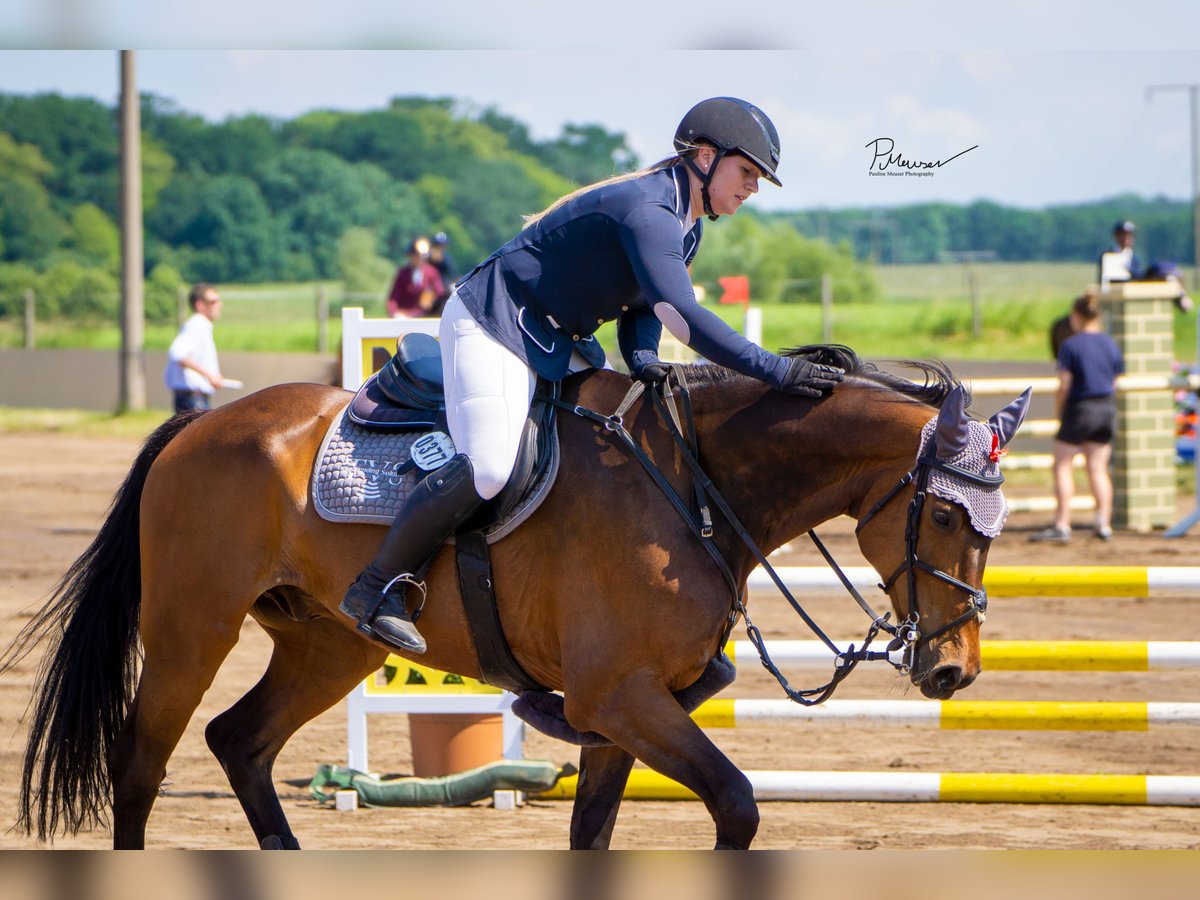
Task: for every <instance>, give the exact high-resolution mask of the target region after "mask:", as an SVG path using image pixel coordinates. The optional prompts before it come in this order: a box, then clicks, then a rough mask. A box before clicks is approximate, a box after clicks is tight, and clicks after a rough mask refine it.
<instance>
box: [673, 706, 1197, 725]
mask: <svg viewBox="0 0 1200 900" xmlns="http://www.w3.org/2000/svg"><path fill="white" fill-rule="evenodd" d="M692 718H693V719H695V721H696V722H697V723H698V724H699V725H700V726H701V727H702V728H736V727H739V726H743V725H749V724H751V723H756V722H810V723H819V722H826V723H829V722H833V723H837V724H839V725H856V726H863V725H879V726H889V725H907V726H926V727H931V728H941V729H944V730H954V731H963V730H985V731H1014V730H1016V731H1148V730H1149V729H1150V728H1161V727H1164V726H1170V725H1174V726H1183V727H1195V726H1197V725H1200V703H1144V702H1116V701H1099V702H1075V701H1044V700H1038V701H1021V700H1016V701H1013V700H827V701H826V702H825V703H822V704H821V705H820V706H800V705H799V704H796V703H793V702H792V701H790V700H725V699H716V700H708V701H706V702H705V703H703V704H701V705H700V708H699V709H697V710H696V711H695V712H694V713H692Z"/></svg>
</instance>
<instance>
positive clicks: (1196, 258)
mask: <svg viewBox="0 0 1200 900" xmlns="http://www.w3.org/2000/svg"><path fill="white" fill-rule="evenodd" d="M1155 91H1187V92H1188V94H1189V95H1190V96H1191V101H1192V253H1193V256H1192V290H1196V289H1198V288H1200V84H1152V85H1150V86H1149V87H1148V88H1146V102H1147V103H1152V102H1153V101H1154V92H1155ZM1196 362H1197V364H1200V359H1197V360H1196Z"/></svg>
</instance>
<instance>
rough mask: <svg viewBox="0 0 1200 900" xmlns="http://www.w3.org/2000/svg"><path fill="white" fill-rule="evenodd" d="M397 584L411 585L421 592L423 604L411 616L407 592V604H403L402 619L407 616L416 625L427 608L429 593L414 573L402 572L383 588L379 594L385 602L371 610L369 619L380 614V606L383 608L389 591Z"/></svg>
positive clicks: (419, 604) (405, 598)
mask: <svg viewBox="0 0 1200 900" xmlns="http://www.w3.org/2000/svg"><path fill="white" fill-rule="evenodd" d="M397 582H400V583H401V584H410V585H412V586H413V587H415V588H416V589H417V590H419V591H420V592H421V602H420V603H418V604H417V608H416V609H414V610H413V611H412V613H411V614H409V612H408V602H407V601H408V592H407V591H405V592H404V601H405V602H403V603H401V612H402V614H403V615H401V618H403V617H404V615H407V616H408V620H409V621H410V622H412V623H413V624H414V625H416V624H417V619H419V618H421V610H423V609H424V608H425V598H426V596H427V592H426V590H425V582H423V581H417V579H416V577H415V576H414V575H413V573H412V572H401V573H400V574H399V575H397V576H396V577H395V578H393V579H392V580H391V581H389V582H388V583H387V584H385V585H384V586H383V588H382V589H381V590H380V591H379V593H380V594H381V595H382V596H383V598H384V600H383V601H381V602H380V604H379V605H378V606H376V607H375V609H373V610H371V614H370V617H369V618H370V619H374V618H375V617H376V616H377V615H378V614H379V606H382V605H383V603H384V602H386V600H387V595H388V591H390V590H391V589H392V587H393V586H395V584H396V583H397Z"/></svg>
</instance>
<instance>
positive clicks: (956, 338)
mask: <svg viewBox="0 0 1200 900" xmlns="http://www.w3.org/2000/svg"><path fill="white" fill-rule="evenodd" d="M971 272H972V273H973V276H974V278H975V282H976V285H977V289H978V292H979V297H980V306H981V312H982V319H981V325H982V328H981V334H980V337H979V338H974V337H972V309H971V304H970V301H969V299H968V298H969V288H968V280H967V278H968V276H967V272H966V270H965V268H964V267H963V266H960V265H919V266H880V267H879V268H877V270H876V273H877V275H878V277H879V281H880V283H881V285H882V287H883V294H884V298H885V299H884V300H883V302H880V303H873V304H843V303H838V301H837V286H836V284H835V285H834V304H833V323H832V340H833V341H834V342H836V343H841V344H848V345H849V346H851V347H853V348H854V349H855V350H857V351H858V352H859V353H860V354H862V355H863V356H868V357H915V358H930V357H941V358H945V359H1004V360H1020V359H1029V360H1044V359H1046V358H1047V357H1048V355H1049V347H1048V338H1047V333H1048V331H1049V327H1050V323H1051V322H1053V321H1054V319H1056V318H1057V317H1059V316H1061V315H1063V314H1064V313H1065V312H1066V311H1067V309H1068V307H1069V306H1070V302H1071V300H1072V298H1074V297H1075V296H1076V295H1077V294H1079V293H1080V292H1081V291H1082V290H1083V288H1084V287H1085V286H1086V285H1087V284H1088V283H1089V281H1090V280H1091V278H1092V277H1093V276H1094V269H1093V267H1092V266H1091V265H1089V264H1076V263H979V264H975V265H973V266H972V268H971ZM326 289H327V296H328V297H329V301H330V306H331V309H332V312H331V316H330V320H329V322H328V325H327V328H328V332H327V333H328V346H329V347H330V348H334V349H336V347H337V346H338V344H339V342H340V340H341V326H340V319H339V312H338V310H339V309H340V307H341V306H342V305H351V306H363V307H365V308H366V310H367V315H368V316H382V315H383V314H384V304H383V298H382V297H379V298H375V297H364V296H362V295H359V296H356V297H351V298H346V297H343V296H342V294H341V290H340V287H339V286H338V285H335V284H328V285H326ZM221 291H222V295H223V297H224V298H225V301H226V302H225V310H224V314H223V317H222V319H221V321H220V322H219V323H218V326H217V344H218V346H219V347H220V349H222V350H225V351H243V350H244V351H274V352H313V351H314V350H316V349H317V346H318V323H317V285H315V284H313V283H307V284H269V285H225V286H222V288H221ZM712 308H713V309H714V310H715V311H716V312H717V314H718V315H720V316H721V317H722V318H723V319H725V320H726V321H727V322H729V323H730V324H731V325H733V326H734V327H735V328H739V329H740V328H741V327H742V315H743V313H742V310H741V308H740V307H720V306H716V305H714V306H713V307H712ZM763 324H764V334H763V343H764V344H765V345H766V346H767V347H769V348H772V349H777V348H783V347H792V346H796V345H799V344H810V343H817V342H819V341H821V339H822V327H821V326H822V323H821V311H820V308H819V307H817V306H815V305H807V304H772V305H766V306H764V307H763ZM1175 324H1176V329H1175V349H1176V358H1177V359H1179V360H1181V361H1187V362H1194V361H1195V355H1196V351H1195V347H1196V337H1195V335H1196V331H1195V328H1196V320H1195V316H1194V315H1188V316H1184V315H1182V314H1178V313H1177V314H1176V322H1175ZM35 334H36V345H37V346H39V347H90V348H95V349H116V348H117V347H119V346H120V332H119V331H118V328H117V325H116V323H113V322H81V321H75V320H57V321H46V322H38V323H37V326H36V332H35ZM174 334H175V324H174V323H161V324H154V323H150V324H147V326H146V331H145V346H146V348H147V349H149V350H162V349H165V348H166V347H167V346H168V345H169V344H170V342H171V339H172V337H173V336H174ZM599 337H600V339H601V341H602V342H603V343H604V344H605V346H606V347H608V348H610V349H614V350H615V347H616V338H615V329H614V328H613V326H611V325H609V326H607V327H606V328H604V329H602V330H601V332H600V335H599ZM22 341H23V331H22V323H21V321H20V320H13V319H11V318H10V319H0V347H19V346H21V345H22Z"/></svg>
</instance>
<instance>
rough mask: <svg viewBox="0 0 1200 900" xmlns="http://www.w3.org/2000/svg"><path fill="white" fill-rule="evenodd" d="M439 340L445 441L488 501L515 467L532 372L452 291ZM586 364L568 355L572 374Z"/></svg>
mask: <svg viewBox="0 0 1200 900" xmlns="http://www.w3.org/2000/svg"><path fill="white" fill-rule="evenodd" d="M438 338H439V340H440V341H441V345H442V378H443V379H444V381H445V382H446V420H447V422H448V424H449V426H450V439H451V440H453V441H454V447H455V449H456V450H457V451H458V452H459V453H463V454H466V455H467V456H468V457H469V458H470V460H471V465H472V468H473V469H474V470H475V490H476V492H477V493H478V494H479V496H480V497H482V498H483V499H484V500H490V499H492V498H493V497H495V496H496V495H497V494H499V493H500V491H501V490H503V488H504V485H505V484H507V483H508V478H509V476H510V475H511V474H512V470H513V466H514V465H516V462H517V450H518V449H519V448H520V442H521V432H522V430H523V429H524V428H525V420H526V418H528V416H529V404H530V403H531V402H532V400H533V392H534V389H535V387H536V386H537V375H536V374H535V373H534V371H533V370H532V369H530V368H529V366H527V365H526V364H525V363H524V362H522V360H521V358H520V357H518V356H517V355H516V354H515V353H513V352H512V351H510V350H509V349H508V348H507V347H505V346H503V345H502V344H500V342H499V341H497V340H496V339H495V338H493V337H492V336H491V335H489V334H488V333H487V332H485V331H484V330H483V329H482V328H480V327H479V323H478V322H476V321H475V319H474V318H473V317H472V316H471V313H470V312H468V310H467V307H466V305H465V304H464V303H463V302H462V301H461V300H459V299H458V293H457V292H456V293H454V294H452V295H451V296H450V299H449V300H447V301H446V307H445V309H443V310H442V322H441V325H440V327H439V332H438ZM587 367H588V365H587V363H586V362H584V361H583V358H582V357H580V356H579V354H575V355H574V356H573V357H572V359H571V371H572V372H577V371H581V370H583V369H586V368H587Z"/></svg>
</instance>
